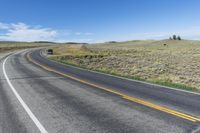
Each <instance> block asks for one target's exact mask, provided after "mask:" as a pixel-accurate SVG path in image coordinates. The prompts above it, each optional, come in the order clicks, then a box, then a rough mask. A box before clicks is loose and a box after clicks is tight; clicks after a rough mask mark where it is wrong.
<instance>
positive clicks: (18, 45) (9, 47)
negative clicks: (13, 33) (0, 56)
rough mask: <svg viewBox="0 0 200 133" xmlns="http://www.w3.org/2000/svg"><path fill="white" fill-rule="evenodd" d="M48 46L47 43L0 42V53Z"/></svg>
mask: <svg viewBox="0 0 200 133" xmlns="http://www.w3.org/2000/svg"><path fill="white" fill-rule="evenodd" d="M47 45H50V44H49V43H40V42H35V43H29V42H5V41H1V42H0V53H4V52H8V51H14V50H19V49H27V48H36V47H41V46H47Z"/></svg>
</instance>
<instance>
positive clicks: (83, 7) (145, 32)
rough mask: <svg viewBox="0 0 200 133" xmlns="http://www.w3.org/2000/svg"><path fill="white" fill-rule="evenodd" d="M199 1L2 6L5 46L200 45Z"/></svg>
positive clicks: (0, 33)
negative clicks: (174, 41)
mask: <svg viewBox="0 0 200 133" xmlns="http://www.w3.org/2000/svg"><path fill="white" fill-rule="evenodd" d="M199 5H200V1H199V0H0V40H11V41H38V40H45V41H58V42H66V41H78V42H103V41H109V40H117V41H123V40H136V39H165V38H168V37H169V36H170V35H172V34H179V35H181V36H182V37H183V38H185V39H199V40H200V17H199V14H200V8H199Z"/></svg>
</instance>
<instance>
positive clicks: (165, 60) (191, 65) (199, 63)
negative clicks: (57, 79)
mask: <svg viewBox="0 0 200 133" xmlns="http://www.w3.org/2000/svg"><path fill="white" fill-rule="evenodd" d="M52 48H53V49H54V55H53V56H50V57H49V58H50V59H52V60H56V61H59V62H62V63H66V64H71V65H75V66H79V67H82V68H87V69H90V70H95V71H100V72H104V73H109V74H113V75H118V76H122V77H127V78H131V79H136V80H143V81H146V82H151V83H155V84H161V85H165V86H170V87H175V88H180V89H185V90H190V91H196V92H200V41H190V40H173V39H172V40H170V39H169V40H162V41H154V40H146V41H140V40H136V41H128V42H108V43H106V44H105V43H104V44H95V45H94V44H91V45H81V44H71V45H70V44H67V45H57V46H54V47H52Z"/></svg>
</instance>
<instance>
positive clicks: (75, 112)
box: [0, 50, 200, 133]
mask: <svg viewBox="0 0 200 133" xmlns="http://www.w3.org/2000/svg"><path fill="white" fill-rule="evenodd" d="M27 53H28V54H27ZM3 68H4V69H3ZM45 69H47V70H45ZM0 75H1V80H0V91H1V93H0V132H2V133H16V132H20V133H23V132H30V133H37V132H49V133H63V132H66V133H68V132H73V133H79V132H86V133H90V132H91V133H93V132H100V133H105V132H108V133H122V132H123V133H129V132H130V133H190V132H191V133H199V132H200V120H199V118H200V104H199V101H200V95H198V94H194V93H188V92H184V91H177V90H173V89H169V88H165V87H160V86H154V85H149V84H145V83H141V82H137V81H131V80H127V79H122V78H118V77H113V76H109V75H104V74H100V73H95V72H91V71H87V70H83V69H78V68H76V67H72V66H68V65H62V64H59V63H56V62H52V61H49V60H47V59H46V58H45V57H43V56H42V55H41V54H40V50H33V51H31V52H28V51H23V52H19V53H16V54H13V55H10V56H8V58H3V59H1V70H0ZM20 98H21V100H20Z"/></svg>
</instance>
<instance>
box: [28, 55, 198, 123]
mask: <svg viewBox="0 0 200 133" xmlns="http://www.w3.org/2000/svg"><path fill="white" fill-rule="evenodd" d="M27 58H28V60H29V61H30V62H32V63H34V64H36V65H38V66H40V67H42V68H43V69H45V70H47V71H51V72H54V73H56V74H59V75H62V76H64V77H67V78H70V79H73V80H76V81H78V82H81V83H84V84H87V85H90V86H93V87H95V88H98V89H101V90H104V91H107V92H110V93H113V94H116V95H118V96H120V97H122V98H124V99H126V100H129V101H132V102H134V103H138V104H141V105H144V106H146V107H149V108H153V109H156V110H159V111H162V112H165V113H168V114H171V115H174V116H177V117H180V118H182V119H186V120H189V121H192V122H200V118H198V117H195V116H191V115H189V114H186V113H183V112H179V111H176V110H173V109H170V108H168V107H164V106H160V105H158V104H155V103H152V102H148V101H145V100H142V99H139V98H136V97H133V96H128V95H126V94H123V93H121V92H118V91H114V90H112V89H108V88H105V87H102V86H99V85H96V84H93V83H90V82H88V81H85V80H82V79H79V78H76V77H74V76H71V75H68V74H64V73H61V72H59V71H56V70H54V69H52V68H50V67H48V66H44V65H42V64H39V63H38V62H36V61H35V60H33V59H32V58H31V57H30V53H28V54H27Z"/></svg>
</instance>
